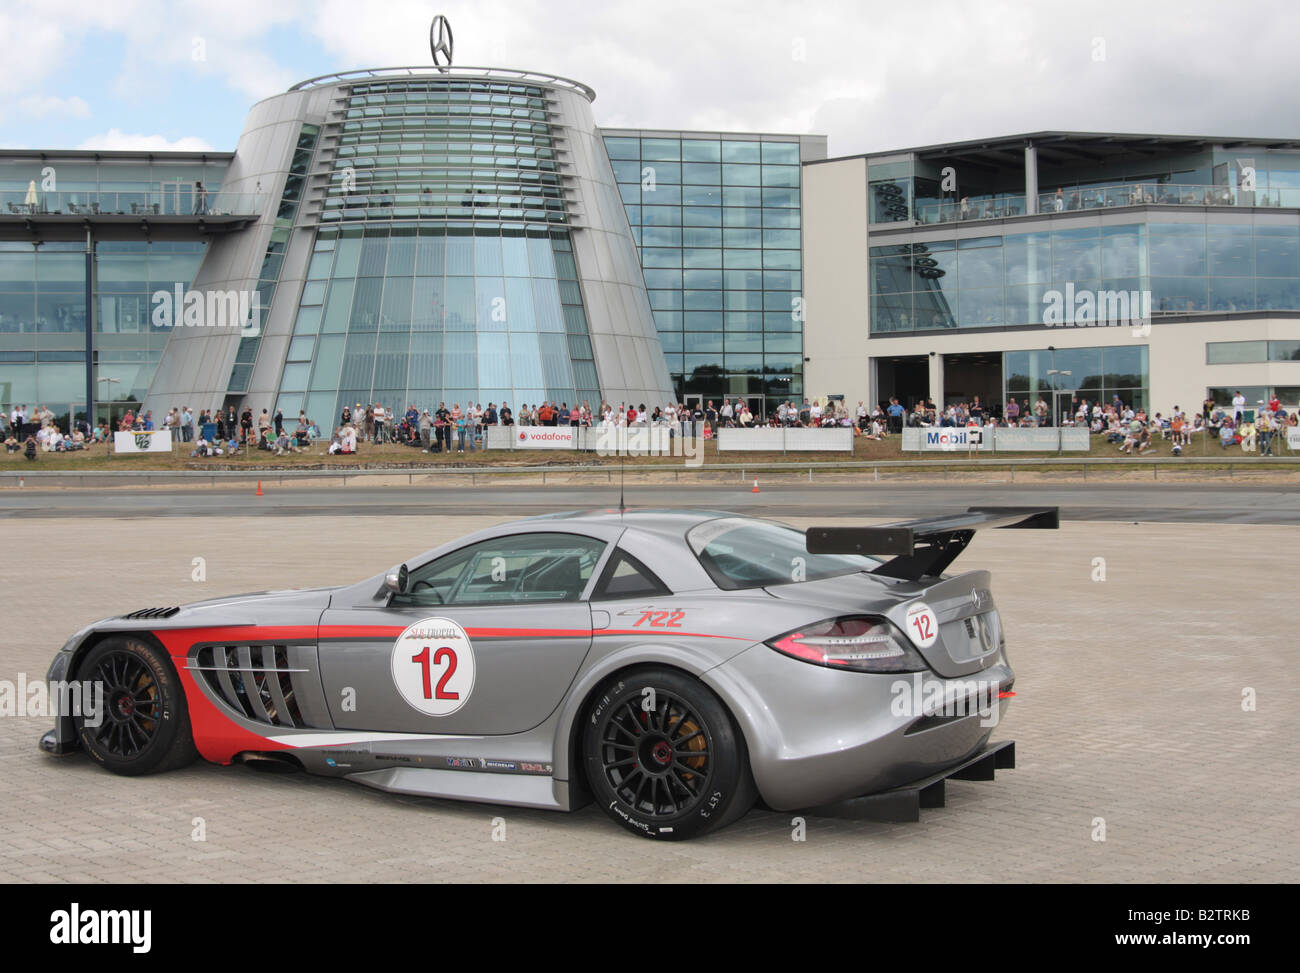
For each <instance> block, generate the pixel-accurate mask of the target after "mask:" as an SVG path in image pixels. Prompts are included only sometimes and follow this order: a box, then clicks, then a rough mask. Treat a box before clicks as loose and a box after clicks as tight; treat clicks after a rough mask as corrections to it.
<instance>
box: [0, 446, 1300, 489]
mask: <svg viewBox="0 0 1300 973" xmlns="http://www.w3.org/2000/svg"><path fill="white" fill-rule="evenodd" d="M1188 467H1196V468H1197V472H1208V471H1214V472H1219V473H1226V474H1227V475H1228V476H1229V477H1232V476H1233V475H1234V474H1236V473H1238V472H1242V473H1247V474H1249V473H1269V472H1272V473H1284V474H1291V475H1296V474H1300V456H1239V457H1234V458H1224V457H1215V456H1214V455H1213V454H1210V455H1209V456H1206V457H1201V456H1197V455H1196V454H1187V455H1185V456H1182V457H1179V458H1177V459H1175V458H1172V457H1169V458H1166V457H1142V456H1133V457H1129V456H1125V457H1105V458H1103V459H1078V458H1069V457H1065V458H1060V459H1058V458H1056V457H1051V458H1035V459H1002V458H998V459H994V458H993V457H991V456H989V457H986V458H984V459H970V460H968V459H958V458H956V457H952V458H949V459H946V460H943V461H942V462H934V461H930V460H879V461H876V462H871V461H852V460H850V461H845V462H831V461H827V462H820V463H706V464H702V465H700V466H687V465H685V464H683V463H673V462H662V463H655V464H651V465H644V466H634V467H628V468H627V469H626V475H627V476H628V477H629V478H631V477H635V476H637V475H639V474H647V473H649V474H652V475H660V476H662V475H666V474H669V473H671V474H672V475H673V479H674V480H679V479H681V478H682V477H683V476H686V477H690V476H699V475H705V476H712V477H714V478H715V480H716V478H718V475H719V474H724V475H725V477H724V479H725V480H726V481H730V480H733V479H735V480H736V481H738V482H739V483H741V484H743V485H745V486H749V484H750V483H752V482H753V479H754V474H755V473H762V474H773V473H778V474H784V475H785V476H799V477H803V476H805V475H806V476H807V478H808V482H812V481H813V473H814V472H819V473H822V474H825V475H837V474H845V473H864V474H868V475H870V476H871V477H872V478H873V479H874V480H879V479H881V478H882V477H881V474H882V473H883V474H890V473H899V474H902V475H907V476H923V477H932V478H936V479H944V478H947V477H948V476H949V475H950V474H961V473H978V472H980V471H981V470H987V471H998V472H1002V471H1008V472H1009V473H1010V478H1011V480H1012V482H1014V481H1015V477H1016V472H1017V471H1018V470H1019V471H1022V472H1029V473H1051V472H1053V471H1055V470H1061V471H1062V472H1069V473H1072V474H1073V473H1077V474H1078V475H1080V476H1081V477H1082V478H1083V479H1084V480H1086V479H1087V478H1088V473H1089V471H1092V472H1093V473H1106V472H1111V471H1116V470H1126V471H1130V470H1141V471H1144V472H1145V471H1150V472H1151V475H1152V477H1153V478H1155V479H1157V480H1158V479H1159V478H1160V472H1161V471H1162V470H1163V471H1164V472H1166V473H1168V472H1170V471H1174V472H1177V471H1179V470H1182V469H1186V468H1188ZM548 474H550V475H552V476H555V475H560V476H564V477H571V476H572V475H574V474H586V475H589V476H601V475H603V476H604V477H605V478H606V480H607V481H608V482H613V479H614V477H616V476H618V475H620V469H619V467H618V465H616V464H608V463H601V464H597V463H594V462H593V463H590V464H586V465H573V464H568V465H564V466H559V465H556V466H483V467H466V466H462V467H445V468H440V467H439V466H438V465H437V464H436V461H435V462H432V463H429V464H428V465H427V466H426V465H421V466H398V467H391V468H388V469H383V468H380V469H366V470H343V469H314V470H313V469H297V470H275V469H265V468H260V469H259V468H252V469H249V470H171V471H153V472H149V471H144V470H139V471H135V470H121V471H117V470H112V471H103V470H97V471H94V472H86V473H79V472H76V471H68V470H32V469H28V468H26V467H23V468H21V472H19V471H18V470H15V471H13V472H9V471H3V472H0V489H3V488H6V487H12V488H14V489H18V488H19V483H20V481H24V480H25V481H26V486H27V488H28V489H32V488H36V489H39V488H42V487H73V488H100V487H124V488H139V487H150V486H160V487H161V486H171V487H192V486H199V485H206V486H210V487H229V486H235V485H240V484H245V485H249V486H252V485H253V484H255V483H256V482H257V481H258V480H261V481H262V482H263V483H265V484H268V485H269V484H271V483H275V484H277V485H279V486H285V485H286V484H287V485H289V486H295V485H312V484H313V483H317V484H319V483H338V484H340V485H342V486H347V485H348V483H349V481H351V482H352V483H353V484H358V485H363V484H365V483H366V481H368V480H372V479H373V478H374V477H388V478H389V479H390V480H392V479H397V478H401V477H405V478H406V480H407V482H408V483H410V484H415V483H417V482H418V483H429V482H434V481H437V480H438V479H440V478H442V477H452V478H468V479H469V481H470V483H471V484H474V483H477V482H478V480H479V479H487V480H491V479H492V478H494V477H499V476H500V477H511V476H540V477H541V478H542V481H543V482H545V479H546V476H547V475H548Z"/></svg>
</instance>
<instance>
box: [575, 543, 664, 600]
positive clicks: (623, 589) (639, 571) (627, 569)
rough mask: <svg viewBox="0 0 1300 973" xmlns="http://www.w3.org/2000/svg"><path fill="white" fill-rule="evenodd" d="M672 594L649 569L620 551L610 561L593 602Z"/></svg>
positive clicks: (597, 587) (592, 597)
mask: <svg viewBox="0 0 1300 973" xmlns="http://www.w3.org/2000/svg"><path fill="white" fill-rule="evenodd" d="M671 594H672V592H671V591H669V590H668V586H667V585H665V584H664V583H663V582H662V581H660V580H659V579H658V578H657V577H655V575H654V573H653V572H652V571H651V570H650V569H649V568H647V567H646V566H645V565H644V564H642V563H641V562H640V561H638V560H637V559H636V558H634V557H633V556H632V555H631V554H628V553H627V552H626V551H622V550H618V551H615V552H614V556H613V557H611V558H610V559H609V564H608V565H607V566H606V567H605V571H604V573H603V574H602V575H601V578H600V584H598V585H597V586H596V592H595V594H593V595H592V596H591V600H592V601H604V600H609V599H614V598H650V597H656V596H659V595H671Z"/></svg>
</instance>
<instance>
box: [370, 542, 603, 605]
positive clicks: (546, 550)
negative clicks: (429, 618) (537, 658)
mask: <svg viewBox="0 0 1300 973" xmlns="http://www.w3.org/2000/svg"><path fill="white" fill-rule="evenodd" d="M604 550H605V542H604V541H599V540H596V539H595V538H592V537H583V536H581V535H578V534H551V533H545V534H542V533H539V534H512V535H510V536H508V537H494V538H492V539H491V540H486V541H480V542H479V543H477V544H471V545H470V546H469V547H465V548H461V549H460V550H459V551H455V552H453V553H451V554H447V555H445V556H443V557H440V558H437V559H435V560H433V561H430V562H429V563H428V564H425V565H423V566H421V567H419V568H416V569H415V570H414V571H412V572H411V573H410V579H409V581H408V583H407V590H406V592H405V593H403V594H398V595H394V596H393V599H392V602H391V604H392V605H393V607H421V606H431V605H463V606H473V605H500V604H515V603H519V602H538V601H577V600H578V599H579V598H580V597H582V592H583V591H584V590H585V589H586V587H587V582H588V581H589V580H590V579H591V575H592V572H593V571H594V570H595V568H596V563H597V562H598V561H599V560H600V556H601V554H602V552H603V551H604Z"/></svg>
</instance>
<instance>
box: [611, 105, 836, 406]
mask: <svg viewBox="0 0 1300 973" xmlns="http://www.w3.org/2000/svg"><path fill="white" fill-rule="evenodd" d="M604 136H605V147H606V149H607V150H608V152H609V157H610V159H611V161H612V165H613V168H614V177H615V178H616V179H617V180H618V188H619V194H620V196H621V197H622V199H623V203H624V206H625V207H626V209H627V215H628V221H629V223H630V224H631V226H632V232H633V234H634V236H635V237H636V241H637V245H638V247H639V248H640V256H641V267H642V270H643V272H644V274H645V282H646V287H647V289H648V291H649V295H650V305H651V307H652V308H654V318H655V326H656V328H657V329H658V332H659V340H660V342H661V343H662V345H663V350H664V354H665V357H666V360H667V363H668V370H669V373H670V374H671V375H672V378H673V390H674V392H675V394H676V397H677V399H678V400H679V401H686V402H688V403H696V402H698V403H700V404H703V403H704V402H706V401H708V400H709V399H712V400H714V401H715V402H718V403H720V401H721V399H723V398H731V399H733V400H734V399H737V398H741V399H745V400H746V401H747V402H748V403H749V406H750V408H751V409H752V410H753V412H754V414H755V415H760V416H761V415H764V414H765V413H766V412H767V411H769V410H771V409H775V407H776V406H777V405H778V404H779V403H780V402H782V401H784V400H786V399H796V400H798V399H800V398H802V396H803V395H804V386H803V320H804V313H803V296H802V288H803V243H802V220H801V218H800V213H801V201H802V196H801V186H802V182H801V173H802V167H801V163H803V162H806V161H808V160H810V159H822V158H825V155H826V139H825V138H824V137H816V136H803V137H800V136H794V135H785V136H782V135H737V134H734V133H718V132H660V131H653V132H652V131H635V130H623V129H619V130H614V129H606V130H604Z"/></svg>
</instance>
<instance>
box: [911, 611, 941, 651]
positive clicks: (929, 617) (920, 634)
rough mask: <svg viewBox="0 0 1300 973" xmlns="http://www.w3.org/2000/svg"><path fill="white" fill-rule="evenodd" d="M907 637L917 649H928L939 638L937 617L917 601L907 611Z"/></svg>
mask: <svg viewBox="0 0 1300 973" xmlns="http://www.w3.org/2000/svg"><path fill="white" fill-rule="evenodd" d="M906 628H907V636H908V638H910V639H911V640H912V642H913V644H915V645H916V646H917V648H921V649H928V648H929V647H930V646H932V645H934V643H935V641H936V640H937V639H938V638H939V617H938V616H937V615H935V613H934V609H933V608H931V607H930V606H929V605H927V604H926V603H925V602H923V601H918V602H916V603H915V604H913V605H912V606H911V607H910V608H908V609H907V622H906Z"/></svg>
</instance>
